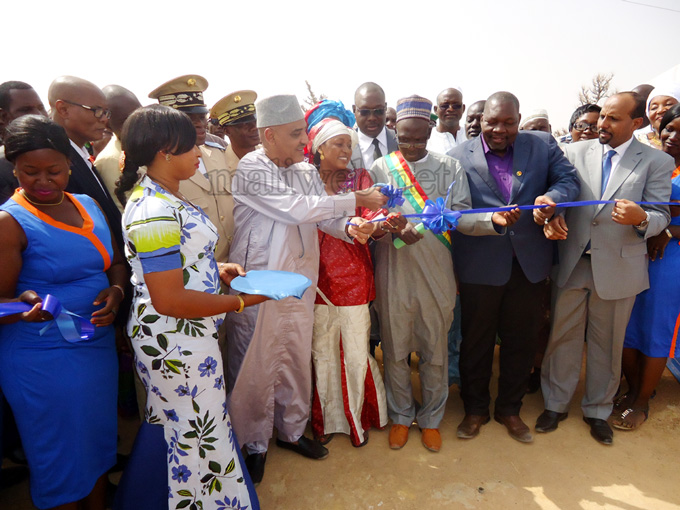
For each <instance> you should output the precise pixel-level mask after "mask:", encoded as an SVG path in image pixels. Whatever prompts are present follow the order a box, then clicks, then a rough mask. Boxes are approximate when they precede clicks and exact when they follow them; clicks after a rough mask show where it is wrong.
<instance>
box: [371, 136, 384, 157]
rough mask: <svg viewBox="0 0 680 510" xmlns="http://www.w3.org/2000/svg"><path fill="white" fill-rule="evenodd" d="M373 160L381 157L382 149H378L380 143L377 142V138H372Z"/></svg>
mask: <svg viewBox="0 0 680 510" xmlns="http://www.w3.org/2000/svg"><path fill="white" fill-rule="evenodd" d="M373 147H375V148H374V149H373V161H377V160H378V159H380V158H382V151H381V150H380V143H378V139H377V138H374V139H373Z"/></svg>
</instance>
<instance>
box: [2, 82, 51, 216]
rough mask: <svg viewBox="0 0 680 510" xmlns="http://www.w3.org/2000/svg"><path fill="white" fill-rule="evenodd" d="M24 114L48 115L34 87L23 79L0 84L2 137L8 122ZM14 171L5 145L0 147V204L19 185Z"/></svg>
mask: <svg viewBox="0 0 680 510" xmlns="http://www.w3.org/2000/svg"><path fill="white" fill-rule="evenodd" d="M23 115H44V116H47V112H46V111H45V107H44V106H43V103H42V101H41V100H40V98H39V97H38V94H37V93H36V92H35V90H33V87H31V86H30V85H29V84H28V83H24V82H23V81H6V82H5V83H2V84H0V139H2V138H3V137H4V134H5V127H6V126H7V124H9V123H10V122H12V121H13V120H14V119H18V118H19V117H21V116H23ZM1 144H2V142H0V145H1ZM13 171H14V165H13V164H12V163H10V162H9V161H7V160H6V159H5V147H4V145H3V146H2V147H0V204H4V203H5V201H6V200H7V199H8V198H9V197H11V196H12V194H13V193H14V190H15V189H17V188H18V187H19V182H18V181H17V179H16V177H14V173H13Z"/></svg>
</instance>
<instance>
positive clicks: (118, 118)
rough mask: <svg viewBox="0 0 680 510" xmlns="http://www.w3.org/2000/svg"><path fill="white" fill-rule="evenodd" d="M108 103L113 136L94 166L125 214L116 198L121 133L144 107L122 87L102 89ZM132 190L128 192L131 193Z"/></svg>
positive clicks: (108, 86)
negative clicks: (125, 125)
mask: <svg viewBox="0 0 680 510" xmlns="http://www.w3.org/2000/svg"><path fill="white" fill-rule="evenodd" d="M102 92H103V93H104V97H106V102H107V103H108V105H109V109H110V110H111V118H110V119H109V129H111V131H113V136H112V137H111V140H109V143H108V144H107V145H106V147H104V150H102V152H101V153H100V154H99V155H98V156H97V159H96V160H95V162H94V166H95V167H96V168H97V170H98V171H99V175H101V177H102V180H103V181H104V185H105V186H106V189H107V190H108V191H109V194H110V195H111V196H112V197H113V201H114V203H115V204H116V207H118V210H119V211H120V212H121V214H122V213H123V209H124V207H125V206H124V205H123V204H122V203H121V201H120V200H119V199H118V198H117V197H116V194H115V189H116V181H117V180H118V178H119V177H120V166H119V161H120V155H121V152H122V149H121V147H120V133H121V131H122V130H123V124H124V123H125V119H127V118H128V117H129V116H130V114H131V113H132V112H134V111H135V110H136V109H137V108H140V107H141V106H142V105H141V103H140V102H139V99H137V96H135V95H134V94H133V93H132V92H131V91H129V90H128V89H126V88H125V87H121V86H120V85H107V86H106V87H104V88H103V89H102ZM131 192H132V190H130V191H129V192H128V195H129V193H131Z"/></svg>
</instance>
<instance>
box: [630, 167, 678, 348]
mask: <svg viewBox="0 0 680 510" xmlns="http://www.w3.org/2000/svg"><path fill="white" fill-rule="evenodd" d="M671 200H680V175H679V176H677V177H675V178H674V179H673V180H672V189H671ZM671 225H680V216H676V217H674V218H671ZM679 329H680V242H678V240H677V239H675V238H674V239H671V240H670V242H669V243H668V246H666V251H665V252H664V256H663V258H662V259H660V258H658V257H657V259H656V260H654V261H651V260H650V261H649V288H648V289H647V290H644V291H642V292H641V293H640V294H638V295H637V297H636V298H635V306H634V307H633V311H632V313H631V315H630V321H629V322H628V328H627V329H626V339H625V341H624V343H623V347H624V348H626V349H628V348H630V349H637V350H638V351H640V352H642V354H644V355H645V356H648V357H650V358H675V357H676V353H678V352H679V351H678V341H677V337H678V330H679Z"/></svg>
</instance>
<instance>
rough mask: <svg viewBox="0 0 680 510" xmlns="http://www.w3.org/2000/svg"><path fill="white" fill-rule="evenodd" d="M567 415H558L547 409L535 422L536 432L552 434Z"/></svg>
mask: <svg viewBox="0 0 680 510" xmlns="http://www.w3.org/2000/svg"><path fill="white" fill-rule="evenodd" d="M567 415H568V413H558V412H556V411H548V410H547V409H546V410H545V411H543V412H542V413H541V416H539V417H538V419H537V420H536V426H535V427H534V428H535V429H536V432H552V431H553V430H556V429H557V425H558V424H559V423H560V422H561V421H562V420H565V419H566V418H567Z"/></svg>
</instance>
